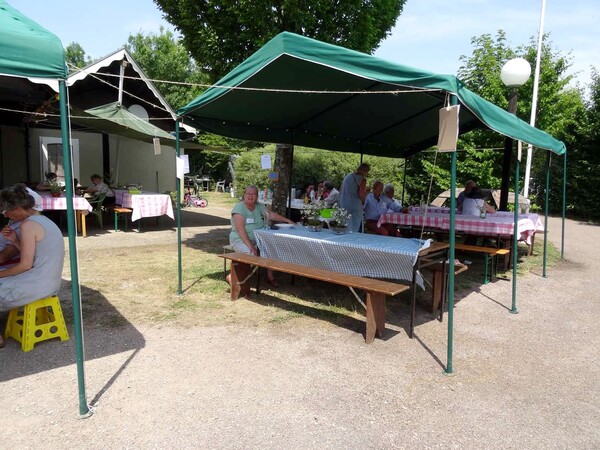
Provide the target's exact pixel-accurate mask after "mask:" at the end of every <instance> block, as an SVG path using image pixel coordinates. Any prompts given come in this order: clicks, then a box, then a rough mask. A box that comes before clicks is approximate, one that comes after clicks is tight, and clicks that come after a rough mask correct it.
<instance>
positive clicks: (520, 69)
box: [500, 58, 531, 211]
mask: <svg viewBox="0 0 600 450" xmlns="http://www.w3.org/2000/svg"><path fill="white" fill-rule="evenodd" d="M530 75H531V66H530V65H529V63H528V62H527V61H526V60H524V59H523V58H514V59H511V60H509V61H507V62H506V64H504V66H502V71H501V72H500V79H501V80H502V82H503V83H504V84H505V85H506V86H507V87H509V88H510V94H509V99H508V112H509V113H511V114H515V115H516V113H517V98H518V96H517V88H518V87H519V86H522V85H523V84H525V83H526V82H527V80H528V79H529V76H530ZM512 149H513V140H512V139H511V138H509V137H507V138H506V139H505V140H504V158H503V160H502V184H501V186H500V211H506V210H507V209H508V189H509V183H510V167H511V158H512ZM516 176H517V177H518V173H517V174H516ZM515 195H518V193H517V192H515Z"/></svg>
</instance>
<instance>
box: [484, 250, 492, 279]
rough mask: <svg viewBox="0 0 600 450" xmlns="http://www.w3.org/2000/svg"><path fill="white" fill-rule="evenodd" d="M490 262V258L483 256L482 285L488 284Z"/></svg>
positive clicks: (485, 254)
mask: <svg viewBox="0 0 600 450" xmlns="http://www.w3.org/2000/svg"><path fill="white" fill-rule="evenodd" d="M489 261H490V257H489V256H488V254H487V253H484V254H483V265H484V266H485V267H484V268H483V284H488V283H489V282H490V280H489V278H488V264H489Z"/></svg>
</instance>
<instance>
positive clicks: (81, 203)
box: [38, 192, 92, 211]
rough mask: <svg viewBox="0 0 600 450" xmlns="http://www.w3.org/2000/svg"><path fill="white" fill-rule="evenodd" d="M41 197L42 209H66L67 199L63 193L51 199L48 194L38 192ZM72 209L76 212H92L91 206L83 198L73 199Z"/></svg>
mask: <svg viewBox="0 0 600 450" xmlns="http://www.w3.org/2000/svg"><path fill="white" fill-rule="evenodd" d="M38 194H40V197H42V208H44V209H45V210H52V209H63V210H66V209H67V198H66V197H65V195H64V193H62V194H61V195H60V197H52V196H51V195H50V193H49V192H38ZM73 208H74V209H78V210H87V211H91V210H92V205H90V203H89V202H88V201H87V199H85V198H83V197H73Z"/></svg>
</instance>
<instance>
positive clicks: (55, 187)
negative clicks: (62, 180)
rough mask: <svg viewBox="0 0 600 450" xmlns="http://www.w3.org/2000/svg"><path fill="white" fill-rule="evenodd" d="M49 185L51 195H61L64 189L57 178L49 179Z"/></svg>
mask: <svg viewBox="0 0 600 450" xmlns="http://www.w3.org/2000/svg"><path fill="white" fill-rule="evenodd" d="M48 187H49V188H50V195H52V196H53V197H59V196H60V193H61V191H62V186H61V185H60V184H59V183H58V181H56V180H51V181H48Z"/></svg>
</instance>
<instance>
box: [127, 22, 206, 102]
mask: <svg viewBox="0 0 600 450" xmlns="http://www.w3.org/2000/svg"><path fill="white" fill-rule="evenodd" d="M126 48H127V50H128V51H129V52H130V53H131V56H133V58H134V59H135V60H136V61H137V62H138V63H139V65H140V66H141V67H142V69H143V70H144V72H145V73H146V75H147V76H148V77H149V78H150V79H152V80H163V81H164V82H161V81H154V85H155V86H156V87H157V88H158V89H159V91H160V92H161V93H162V95H163V96H164V97H165V100H167V102H169V104H170V105H171V106H172V107H173V108H174V109H178V108H181V107H182V106H185V105H186V104H188V103H189V102H191V101H192V100H193V99H194V98H196V97H197V96H198V95H200V94H201V93H202V91H203V90H204V87H203V86H194V84H198V85H206V84H207V79H206V77H205V76H203V75H202V73H201V72H200V70H199V68H198V67H197V65H196V63H195V61H194V60H193V58H191V57H190V54H189V53H188V51H187V50H186V49H185V47H184V46H183V44H182V43H181V41H180V40H179V39H177V38H176V37H175V36H174V35H173V33H172V32H171V31H169V30H165V29H163V28H162V27H161V28H160V31H159V33H158V34H155V33H149V34H143V33H137V34H133V35H130V36H129V38H128V39H127V45H126ZM169 82H176V83H177V82H179V83H189V84H192V85H191V86H190V85H189V84H186V85H183V84H174V83H169Z"/></svg>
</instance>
